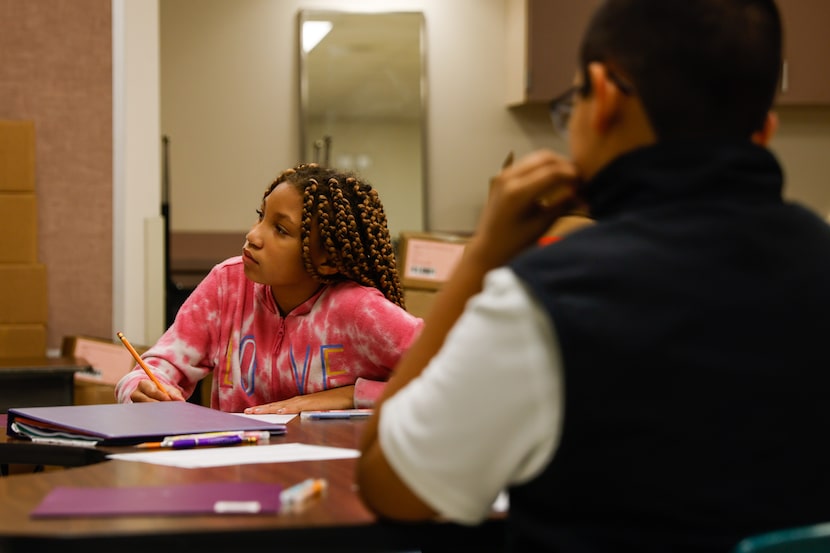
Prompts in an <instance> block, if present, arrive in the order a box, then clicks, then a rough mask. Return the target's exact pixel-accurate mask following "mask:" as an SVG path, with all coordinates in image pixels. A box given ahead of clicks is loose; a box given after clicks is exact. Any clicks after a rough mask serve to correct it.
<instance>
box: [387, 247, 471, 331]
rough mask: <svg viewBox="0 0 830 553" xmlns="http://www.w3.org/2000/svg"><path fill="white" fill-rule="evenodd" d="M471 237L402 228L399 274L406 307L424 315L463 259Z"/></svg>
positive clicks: (412, 311)
mask: <svg viewBox="0 0 830 553" xmlns="http://www.w3.org/2000/svg"><path fill="white" fill-rule="evenodd" d="M467 241H468V237H466V236H462V235H458V234H445V233H436V232H401V234H400V239H399V241H398V275H399V277H400V279H401V285H402V286H403V290H404V301H405V302H406V309H407V311H409V312H410V313H412V314H413V315H415V316H417V317H424V316H425V315H426V314H427V312H428V311H429V309H430V307H431V306H432V301H433V299H434V298H435V294H436V293H437V292H438V290H439V289H440V288H441V286H442V285H443V284H444V282H446V281H447V279H448V278H449V277H450V275H451V274H452V272H453V270H455V267H456V265H457V264H458V262H459V261H460V260H461V256H462V254H463V253H464V248H465V247H466V245H467Z"/></svg>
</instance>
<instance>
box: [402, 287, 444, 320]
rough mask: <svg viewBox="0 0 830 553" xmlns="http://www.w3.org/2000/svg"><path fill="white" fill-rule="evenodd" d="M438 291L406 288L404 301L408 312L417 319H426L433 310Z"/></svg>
mask: <svg viewBox="0 0 830 553" xmlns="http://www.w3.org/2000/svg"><path fill="white" fill-rule="evenodd" d="M437 293H438V291H437V290H419V289H417V288H404V289H403V301H404V303H406V310H407V311H408V312H410V313H412V314H413V315H415V316H416V317H420V318H422V319H423V318H424V317H426V314H427V313H429V310H430V309H431V308H432V302H433V301H434V300H435V295H436V294H437Z"/></svg>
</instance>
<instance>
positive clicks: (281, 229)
mask: <svg viewBox="0 0 830 553" xmlns="http://www.w3.org/2000/svg"><path fill="white" fill-rule="evenodd" d="M277 232H278V233H280V234H288V231H286V230H285V229H284V228H282V227H281V226H277Z"/></svg>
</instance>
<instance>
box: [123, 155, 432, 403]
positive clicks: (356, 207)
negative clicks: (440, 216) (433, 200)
mask: <svg viewBox="0 0 830 553" xmlns="http://www.w3.org/2000/svg"><path fill="white" fill-rule="evenodd" d="M257 214H258V219H257V221H256V223H254V225H253V227H252V228H251V230H250V231H249V232H248V234H247V235H246V237H245V238H246V239H245V245H244V247H243V250H242V255H241V256H237V257H233V258H230V259H228V260H226V261H224V262H222V263H219V264H218V265H216V266H215V267H214V268H213V269H212V270H211V272H210V273H209V274H208V275H207V276H206V277H205V279H204V280H203V281H202V282H201V283H200V284H199V286H197V287H196V289H195V290H194V291H193V293H192V294H191V295H190V296H189V297H188V299H187V300H186V301H185V302H184V304H183V305H182V307H181V308H180V309H179V312H178V314H177V315H176V318H175V320H174V321H173V324H172V325H171V326H170V328H169V329H168V330H167V332H165V333H164V335H163V336H162V337H161V338H159V340H158V342H156V344H155V345H154V346H153V347H152V348H150V349H149V350H148V351H147V352H145V353H144V355H143V356H142V357H143V360H144V361H145V363H146V364H147V365H148V366H149V368H150V369H151V370H152V371H153V373H154V374H155V375H156V376H157V378H158V379H159V380H160V381H162V383H163V384H164V385H165V387H166V388H167V390H168V392H169V396H168V395H165V394H164V393H162V392H160V391H159V390H158V389H157V388H156V387H155V385H154V384H153V383H152V381H150V380H149V379H148V378H147V375H146V374H145V373H144V371H143V370H142V369H141V367H138V366H137V367H136V368H135V369H134V370H133V371H131V372H130V373H128V374H127V375H126V376H124V377H123V378H122V379H121V381H120V382H119V383H118V385H117V386H116V396H117V397H118V400H119V401H121V402H129V401H166V400H170V399H173V400H182V399H184V398H186V397H189V396H190V395H191V394H192V393H193V390H194V388H195V386H196V384H197V383H198V382H199V381H200V380H201V379H202V378H204V377H205V376H206V375H208V374H209V373H211V372H212V387H211V407H213V408H215V409H220V410H222V411H228V412H243V411H244V412H246V413H298V412H300V411H306V410H314V409H345V408H352V407H371V406H373V405H374V401H375V400H376V399H377V397H378V396H379V395H380V393H381V391H382V390H383V386H384V384H385V382H386V380H387V379H388V378H389V376H390V374H391V370H392V367H394V366H395V364H396V363H397V361H398V359H399V358H400V356H401V353H402V352H403V351H404V350H405V349H406V348H407V347H408V346H409V345H410V344H411V343H412V341H413V340H414V338H415V336H416V335H417V334H418V332H419V331H420V329H421V326H422V324H423V321H422V320H421V319H419V318H417V317H414V316H413V315H411V314H409V313H408V312H407V311H406V310H405V309H404V303H403V296H402V293H401V286H400V282H399V279H398V273H397V268H396V260H395V254H394V251H393V248H392V242H391V239H390V236H389V229H388V227H387V223H386V215H385V213H384V210H383V205H382V204H381V201H380V198H379V197H378V194H377V191H375V190H374V188H372V187H371V186H370V185H369V184H367V183H366V182H363V181H361V180H360V179H359V178H358V177H356V176H355V175H353V174H351V173H344V172H339V171H336V170H334V169H327V168H323V167H320V166H317V165H315V164H303V165H299V166H297V167H294V168H292V169H288V170H286V171H284V172H283V173H282V174H280V175H279V176H278V177H277V178H276V179H275V180H274V182H273V183H271V185H270V186H269V187H268V188H267V189H266V190H265V194H264V196H263V198H262V204H261V206H260V209H259V210H257Z"/></svg>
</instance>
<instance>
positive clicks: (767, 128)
mask: <svg viewBox="0 0 830 553" xmlns="http://www.w3.org/2000/svg"><path fill="white" fill-rule="evenodd" d="M777 130H778V114H777V113H775V112H774V111H768V112H767V118H766V119H765V120H764V126H763V128H762V129H761V130H759V131H755V132H754V133H753V134H752V142H754V143H755V144H757V145H758V146H767V145H769V142H770V140H772V137H773V136H775V132H776V131H777Z"/></svg>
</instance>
